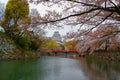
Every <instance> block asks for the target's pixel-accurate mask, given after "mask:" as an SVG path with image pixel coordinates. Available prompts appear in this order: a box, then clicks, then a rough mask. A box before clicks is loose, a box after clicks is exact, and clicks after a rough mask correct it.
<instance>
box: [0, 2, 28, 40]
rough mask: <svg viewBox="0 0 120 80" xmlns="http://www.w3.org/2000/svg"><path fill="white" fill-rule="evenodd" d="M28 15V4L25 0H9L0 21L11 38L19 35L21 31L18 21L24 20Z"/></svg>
mask: <svg viewBox="0 0 120 80" xmlns="http://www.w3.org/2000/svg"><path fill="white" fill-rule="evenodd" d="M28 15H29V6H28V2H27V1H26V0H9V1H8V3H7V5H6V9H5V15H4V20H3V22H2V23H1V24H2V26H3V27H4V29H5V32H6V33H7V34H8V35H9V36H11V37H12V38H14V37H16V36H19V35H20V33H21V30H20V27H19V26H20V25H19V21H21V20H25V19H26V18H28Z"/></svg>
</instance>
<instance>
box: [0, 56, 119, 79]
mask: <svg viewBox="0 0 120 80" xmlns="http://www.w3.org/2000/svg"><path fill="white" fill-rule="evenodd" d="M105 64H106V63H105ZM105 64H104V63H101V62H100V63H97V62H92V61H90V60H85V59H80V60H75V59H68V58H58V57H42V58H40V59H34V60H28V61H24V60H21V61H0V80H120V66H119V64H118V65H115V66H112V65H107V64H106V65H105Z"/></svg>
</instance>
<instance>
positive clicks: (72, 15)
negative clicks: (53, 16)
mask: <svg viewBox="0 0 120 80" xmlns="http://www.w3.org/2000/svg"><path fill="white" fill-rule="evenodd" d="M99 9H100V8H92V9H90V10H88V11H84V12H81V13H77V14H71V15H69V16H66V17H64V18H61V19H57V20H50V21H45V22H35V23H32V24H46V23H53V22H58V21H62V20H65V19H68V18H70V17H75V16H80V15H83V14H86V13H90V12H93V11H96V10H99Z"/></svg>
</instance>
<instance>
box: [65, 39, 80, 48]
mask: <svg viewBox="0 0 120 80" xmlns="http://www.w3.org/2000/svg"><path fill="white" fill-rule="evenodd" d="M77 44H78V40H71V41H68V42H66V43H65V44H64V45H65V46H66V47H67V48H68V49H69V50H77V48H78V45H77Z"/></svg>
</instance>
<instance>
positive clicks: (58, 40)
mask: <svg viewBox="0 0 120 80" xmlns="http://www.w3.org/2000/svg"><path fill="white" fill-rule="evenodd" d="M52 39H53V40H55V41H57V42H62V38H61V36H60V34H59V32H58V31H55V32H54V34H53V36H52Z"/></svg>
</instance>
